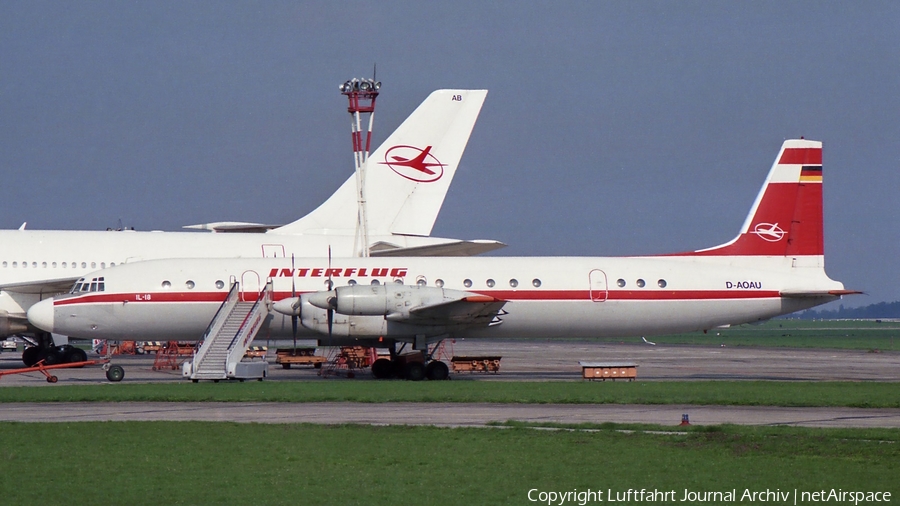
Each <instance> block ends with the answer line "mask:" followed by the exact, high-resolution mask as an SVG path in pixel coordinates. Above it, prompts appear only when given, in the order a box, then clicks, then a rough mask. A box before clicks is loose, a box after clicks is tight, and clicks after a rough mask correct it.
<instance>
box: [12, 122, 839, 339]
mask: <svg viewBox="0 0 900 506" xmlns="http://www.w3.org/2000/svg"><path fill="white" fill-rule="evenodd" d="M821 163H822V162H821V143H819V142H815V141H808V140H791V141H786V142H785V143H784V146H783V147H782V150H781V152H780V153H779V155H778V157H777V158H776V161H775V164H774V165H773V166H772V169H771V170H770V172H769V175H768V178H767V180H766V183H765V184H764V185H763V188H762V190H761V191H760V194H759V196H758V197H757V199H756V201H755V202H754V204H753V207H752V208H751V211H750V214H749V215H748V217H747V220H746V221H745V223H744V225H743V227H742V228H741V230H740V232H739V234H738V236H737V237H736V238H735V239H734V240H732V241H731V242H729V243H726V244H723V245H721V246H717V247H714V248H708V249H704V250H698V251H693V252H686V253H677V254H671V255H663V256H643V257H614V258H608V257H542V258H535V257H512V258H504V257H494V258H442V259H428V258H413V257H396V258H332V259H328V258H327V257H318V258H293V259H292V258H279V259H265V260H258V259H210V260H190V259H186V260H165V261H154V262H142V263H136V264H132V265H124V266H117V267H115V268H112V269H106V270H102V271H97V272H95V273H92V274H91V275H89V276H87V277H85V279H84V280H83V281H82V282H79V283H78V284H77V285H76V286H75V290H74V293H72V294H70V295H64V296H60V297H58V298H56V300H48V301H44V302H42V303H40V304H38V305H35V306H34V307H33V308H32V309H31V310H30V311H29V313H28V317H29V320H30V321H31V322H32V323H33V324H34V325H36V326H38V327H40V328H43V329H45V330H48V331H54V332H64V333H67V334H69V335H71V336H75V337H82V338H99V339H136V340H143V339H153V340H158V339H179V340H191V339H199V338H200V337H201V336H202V334H203V331H204V329H205V328H206V327H207V325H208V324H209V322H210V319H211V318H212V316H213V314H214V313H215V312H216V310H217V308H218V307H219V305H220V304H221V302H222V301H223V300H224V298H225V295H226V292H227V291H228V288H229V287H230V286H231V282H232V281H237V282H239V283H240V287H241V289H242V290H244V291H245V296H246V297H248V298H254V299H255V297H256V295H255V294H256V293H257V292H259V291H260V290H261V289H262V288H263V287H264V285H265V284H266V283H267V281H271V283H272V285H271V295H270V301H271V302H272V303H273V308H274V309H275V311H276V313H277V314H274V316H271V317H270V320H269V322H268V336H269V337H273V338H282V337H290V336H291V335H292V334H293V322H292V318H297V319H298V320H299V323H300V324H301V325H300V333H301V335H309V336H316V337H318V338H319V339H320V342H322V343H323V344H336V343H339V342H355V343H368V344H372V345H378V343H382V342H418V341H419V340H425V341H436V340H439V339H442V338H446V337H593V336H641V335H656V334H664V333H674V332H688V331H694V330H707V329H710V328H713V327H716V326H719V325H725V324H740V323H746V322H754V321H759V320H765V319H769V318H772V317H774V316H778V315H782V314H787V313H791V312H794V311H798V310H801V309H805V308H809V307H812V306H815V305H818V304H822V303H825V302H829V301H832V300H835V299H836V298H838V297H840V296H841V295H844V294H848V293H853V292H849V291H846V290H844V286H843V285H842V284H841V283H840V282H837V281H833V280H831V279H829V278H828V276H827V275H826V274H825V270H824V251H823V249H824V247H823V240H822V191H821V187H822V183H821V181H822V169H821ZM780 223H791V226H790V227H781V226H779V225H777V224H780ZM783 229H786V230H783ZM760 230H765V232H766V233H764V234H760V233H759V231H760ZM776 236H777V239H775V240H773V238H775V237H776ZM260 335H266V334H265V333H264V334H260Z"/></svg>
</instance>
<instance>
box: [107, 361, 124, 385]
mask: <svg viewBox="0 0 900 506" xmlns="http://www.w3.org/2000/svg"><path fill="white" fill-rule="evenodd" d="M124 377H125V369H123V368H122V366H120V365H114V366H112V367H110V368H109V370H108V371H106V379H108V380H109V381H112V382H114V383H115V382H119V381H122V378H124Z"/></svg>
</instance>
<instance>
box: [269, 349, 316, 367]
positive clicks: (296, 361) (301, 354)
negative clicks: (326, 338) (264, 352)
mask: <svg viewBox="0 0 900 506" xmlns="http://www.w3.org/2000/svg"><path fill="white" fill-rule="evenodd" d="M327 360H328V359H327V358H325V356H323V355H316V349H315V348H278V350H277V351H275V363H276V364H281V367H282V368H284V369H290V368H291V366H292V365H311V366H313V367H315V368H316V369H321V368H322V364H324V363H325V362H326V361H327Z"/></svg>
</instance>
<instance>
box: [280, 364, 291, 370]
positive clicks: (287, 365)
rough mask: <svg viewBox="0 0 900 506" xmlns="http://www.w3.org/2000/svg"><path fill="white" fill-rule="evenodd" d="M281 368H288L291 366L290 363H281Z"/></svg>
mask: <svg viewBox="0 0 900 506" xmlns="http://www.w3.org/2000/svg"><path fill="white" fill-rule="evenodd" d="M281 368H282V369H290V368H291V364H281Z"/></svg>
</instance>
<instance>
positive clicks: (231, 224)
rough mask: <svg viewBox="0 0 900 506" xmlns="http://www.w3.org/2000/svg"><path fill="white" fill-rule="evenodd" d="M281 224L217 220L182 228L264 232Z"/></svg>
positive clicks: (248, 232)
mask: <svg viewBox="0 0 900 506" xmlns="http://www.w3.org/2000/svg"><path fill="white" fill-rule="evenodd" d="M281 226H282V225H266V224H264V223H249V222H244V221H216V222H213V223H200V224H198V225H185V226H183V227H181V228H187V229H191V230H209V231H212V232H215V233H224V232H230V233H241V234H263V233H265V232H268V231H269V230H272V229H275V228H278V227H281Z"/></svg>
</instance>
